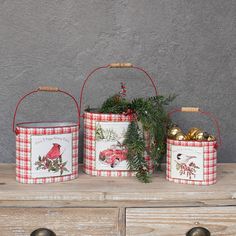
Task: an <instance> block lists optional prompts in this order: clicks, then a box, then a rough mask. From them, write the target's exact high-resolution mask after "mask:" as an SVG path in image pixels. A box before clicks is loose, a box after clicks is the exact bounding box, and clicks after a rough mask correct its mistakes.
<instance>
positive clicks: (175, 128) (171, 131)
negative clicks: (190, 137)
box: [167, 126, 182, 139]
mask: <svg viewBox="0 0 236 236" xmlns="http://www.w3.org/2000/svg"><path fill="white" fill-rule="evenodd" d="M179 132H182V130H181V129H180V128H179V127H178V126H173V127H172V128H170V129H169V130H168V132H167V136H168V138H171V139H174V138H175V136H176V134H177V133H179Z"/></svg>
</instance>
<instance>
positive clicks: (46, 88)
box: [12, 86, 80, 133]
mask: <svg viewBox="0 0 236 236" xmlns="http://www.w3.org/2000/svg"><path fill="white" fill-rule="evenodd" d="M38 92H54V93H55V92H60V93H63V94H65V95H67V96H69V97H70V98H71V99H72V100H73V101H74V103H75V106H76V110H77V116H78V125H79V117H80V109H79V105H78V102H77V101H76V99H75V97H74V96H72V95H71V94H70V93H68V92H65V91H63V90H61V89H59V88H57V87H50V86H42V87H39V88H38V89H36V90H33V91H31V92H29V93H27V94H26V95H24V96H23V97H22V98H21V99H20V100H19V101H18V102H17V105H16V108H15V112H14V116H13V121H12V131H13V132H15V133H17V130H16V114H17V111H18V108H19V105H20V104H21V103H22V101H23V100H24V99H25V98H26V97H28V96H30V95H32V94H34V93H38Z"/></svg>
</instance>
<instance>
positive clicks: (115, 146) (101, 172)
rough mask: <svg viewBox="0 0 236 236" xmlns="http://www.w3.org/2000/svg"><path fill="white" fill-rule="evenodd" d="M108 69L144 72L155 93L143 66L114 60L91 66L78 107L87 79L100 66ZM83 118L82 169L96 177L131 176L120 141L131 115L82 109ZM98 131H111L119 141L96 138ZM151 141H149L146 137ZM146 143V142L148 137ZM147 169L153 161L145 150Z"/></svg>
mask: <svg viewBox="0 0 236 236" xmlns="http://www.w3.org/2000/svg"><path fill="white" fill-rule="evenodd" d="M107 68H133V69H136V70H138V71H141V72H142V73H144V74H145V76H146V78H147V79H149V80H150V81H151V84H152V86H153V88H154V92H155V94H156V95H157V89H156V86H155V84H154V82H153V80H152V78H151V77H150V75H149V74H148V73H147V72H146V71H145V70H143V69H142V68H139V67H136V66H133V65H132V64H131V63H113V64H109V65H106V66H102V67H98V68H96V69H94V70H93V71H92V72H91V73H90V74H89V75H88V76H87V78H86V79H85V81H84V84H83V86H82V89H81V93H80V107H81V106H82V103H83V91H84V87H85V84H86V82H87V81H88V80H89V79H90V78H91V76H92V75H93V74H94V72H96V71H97V70H100V69H107ZM82 117H83V118H84V158H83V161H84V172H85V173H87V174H90V175H95V176H115V177H120V176H134V175H135V173H134V172H132V171H130V170H129V168H128V163H127V160H126V159H127V157H126V153H127V150H126V148H125V147H123V146H122V145H120V144H121V142H119V141H120V140H123V139H124V135H125V133H126V131H127V128H128V125H129V124H130V122H131V121H132V120H133V116H132V115H124V114H103V113H94V112H85V113H84V115H83V116H82ZM99 131H104V132H105V133H106V132H107V131H108V132H112V133H113V134H114V135H115V136H116V137H119V139H120V140H116V139H114V138H106V137H104V138H101V137H98V134H99ZM149 141H150V140H149ZM146 144H147V145H149V142H148V140H146ZM145 160H146V161H147V165H148V169H149V172H150V173H152V172H153V163H152V161H151V158H150V156H149V155H148V154H147V153H145Z"/></svg>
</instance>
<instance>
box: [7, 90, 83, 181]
mask: <svg viewBox="0 0 236 236" xmlns="http://www.w3.org/2000/svg"><path fill="white" fill-rule="evenodd" d="M41 91H45V92H60V93H63V94H65V95H67V96H69V97H70V98H72V100H73V101H74V103H75V105H76V109H77V114H78V118H79V106H78V103H77V102H76V100H75V98H74V97H73V96H72V95H70V94H69V93H67V92H65V91H62V90H60V89H58V88H54V87H40V88H38V89H37V90H34V91H32V92H30V93H28V94H26V95H25V96H23V97H22V98H21V99H20V100H19V102H18V104H17V106H16V109H15V113H14V118H13V124H12V127H13V131H14V132H15V134H16V180H17V181H18V182H20V183H25V184H39V183H54V182H62V181H67V180H72V179H75V178H76V177H77V176H78V133H79V123H78V122H58V121H56V122H55V121H53V122H24V123H17V124H16V125H15V121H16V113H17V110H18V107H19V105H20V104H21V102H22V101H23V100H24V99H25V98H26V97H27V96H29V95H31V94H34V93H37V92H41Z"/></svg>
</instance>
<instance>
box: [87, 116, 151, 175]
mask: <svg viewBox="0 0 236 236" xmlns="http://www.w3.org/2000/svg"><path fill="white" fill-rule="evenodd" d="M132 119H133V117H132V115H122V114H100V113H90V112H85V114H84V171H85V173H86V174H90V175H95V176H116V177H119V176H134V175H135V173H134V172H132V171H124V170H96V138H95V131H96V122H109V121H110V122H125V121H126V122H131V121H132ZM145 159H146V161H147V163H148V168H149V172H153V165H152V162H151V160H150V157H149V156H147V155H146V156H145Z"/></svg>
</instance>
